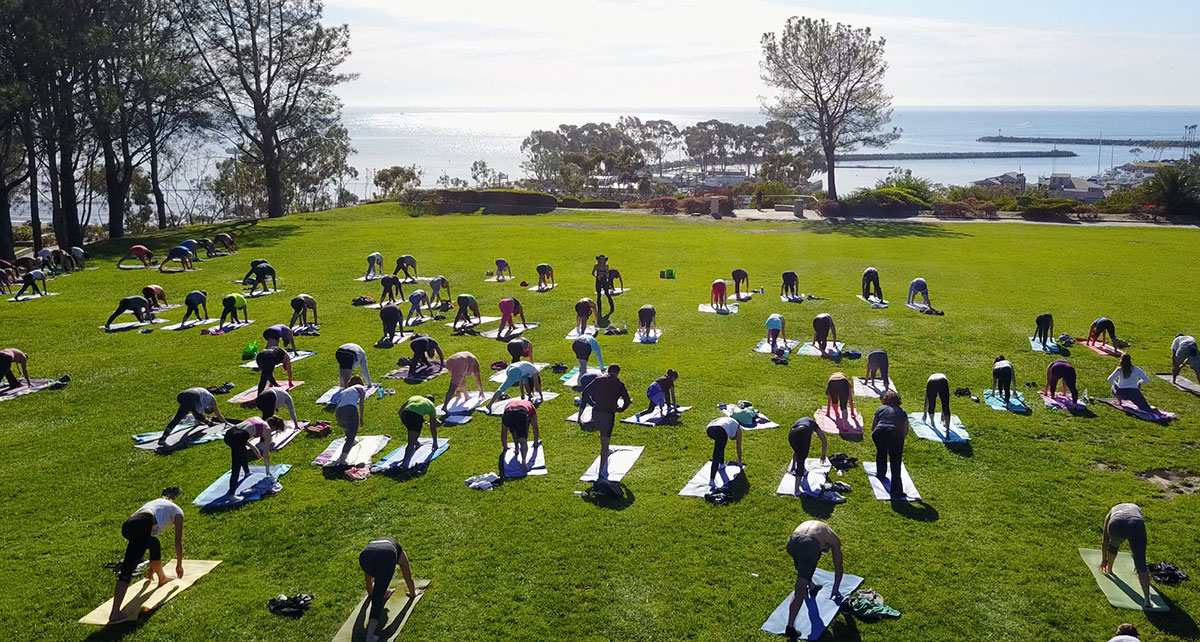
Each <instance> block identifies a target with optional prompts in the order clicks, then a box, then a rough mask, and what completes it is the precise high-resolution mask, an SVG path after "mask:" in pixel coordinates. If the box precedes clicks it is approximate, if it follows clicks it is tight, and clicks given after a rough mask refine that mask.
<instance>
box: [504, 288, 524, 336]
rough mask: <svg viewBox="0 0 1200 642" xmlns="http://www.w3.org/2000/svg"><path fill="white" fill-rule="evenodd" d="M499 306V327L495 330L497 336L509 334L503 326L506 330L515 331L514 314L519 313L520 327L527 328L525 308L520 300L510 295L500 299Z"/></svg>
mask: <svg viewBox="0 0 1200 642" xmlns="http://www.w3.org/2000/svg"><path fill="white" fill-rule="evenodd" d="M499 307H500V327H499V329H497V330H496V336H497V337H504V336H507V335H508V334H509V332H505V328H507V329H508V330H510V331H512V332H516V331H517V324H516V321H514V319H513V317H514V315H520V317H521V327H522V328H523V329H524V330H528V329H529V324H528V323H526V322H525V308H524V307H523V306H522V305H521V302H520V301H518V300H517V299H514V298H512V297H509V298H507V299H500V304H499Z"/></svg>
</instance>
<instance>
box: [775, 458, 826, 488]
mask: <svg viewBox="0 0 1200 642" xmlns="http://www.w3.org/2000/svg"><path fill="white" fill-rule="evenodd" d="M790 467H791V466H790V464H789V468H790ZM831 470H833V466H831V465H830V464H829V462H828V461H826V462H825V463H824V464H822V463H821V460H820V458H818V457H809V458H808V459H805V460H804V478H803V479H801V480H800V495H808V496H809V497H817V496H819V495H820V494H821V486H822V485H823V484H824V483H825V482H826V481H828V480H829V471H831ZM795 488H796V476H795V475H794V474H792V473H791V472H790V471H789V472H785V473H784V474H783V479H781V480H780V481H779V488H776V489H775V494H776V495H787V496H789V497H799V496H800V495H793V494H792V491H793V490H794V489H795Z"/></svg>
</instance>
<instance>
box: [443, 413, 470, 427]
mask: <svg viewBox="0 0 1200 642" xmlns="http://www.w3.org/2000/svg"><path fill="white" fill-rule="evenodd" d="M439 416H440V415H439ZM471 417H472V415H447V416H445V417H442V418H441V421H442V425H444V426H461V425H463V424H469V423H471Z"/></svg>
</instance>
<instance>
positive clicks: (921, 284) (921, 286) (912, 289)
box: [908, 277, 933, 308]
mask: <svg viewBox="0 0 1200 642" xmlns="http://www.w3.org/2000/svg"><path fill="white" fill-rule="evenodd" d="M918 294H919V295H921V298H922V299H923V300H924V301H925V307H927V308H931V307H933V306H932V305H931V304H930V303H929V285H928V284H926V283H925V279H922V278H920V277H917V278H915V279H913V280H912V283H909V284H908V303H909V305H911V304H913V303H914V302H915V301H916V300H917V295H918Z"/></svg>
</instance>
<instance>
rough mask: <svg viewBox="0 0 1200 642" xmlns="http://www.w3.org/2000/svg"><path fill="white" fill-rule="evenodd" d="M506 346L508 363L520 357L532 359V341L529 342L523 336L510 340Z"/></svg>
mask: <svg viewBox="0 0 1200 642" xmlns="http://www.w3.org/2000/svg"><path fill="white" fill-rule="evenodd" d="M506 347H507V349H508V356H509V357H510V359H509V362H510V363H516V362H518V361H520V360H521V358H522V357H524V358H526V359H529V360H530V361H533V342H531V341H530V340H529V339H526V338H525V337H517V338H516V339H512V340H510V341H509V342H508V345H507V346H506Z"/></svg>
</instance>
